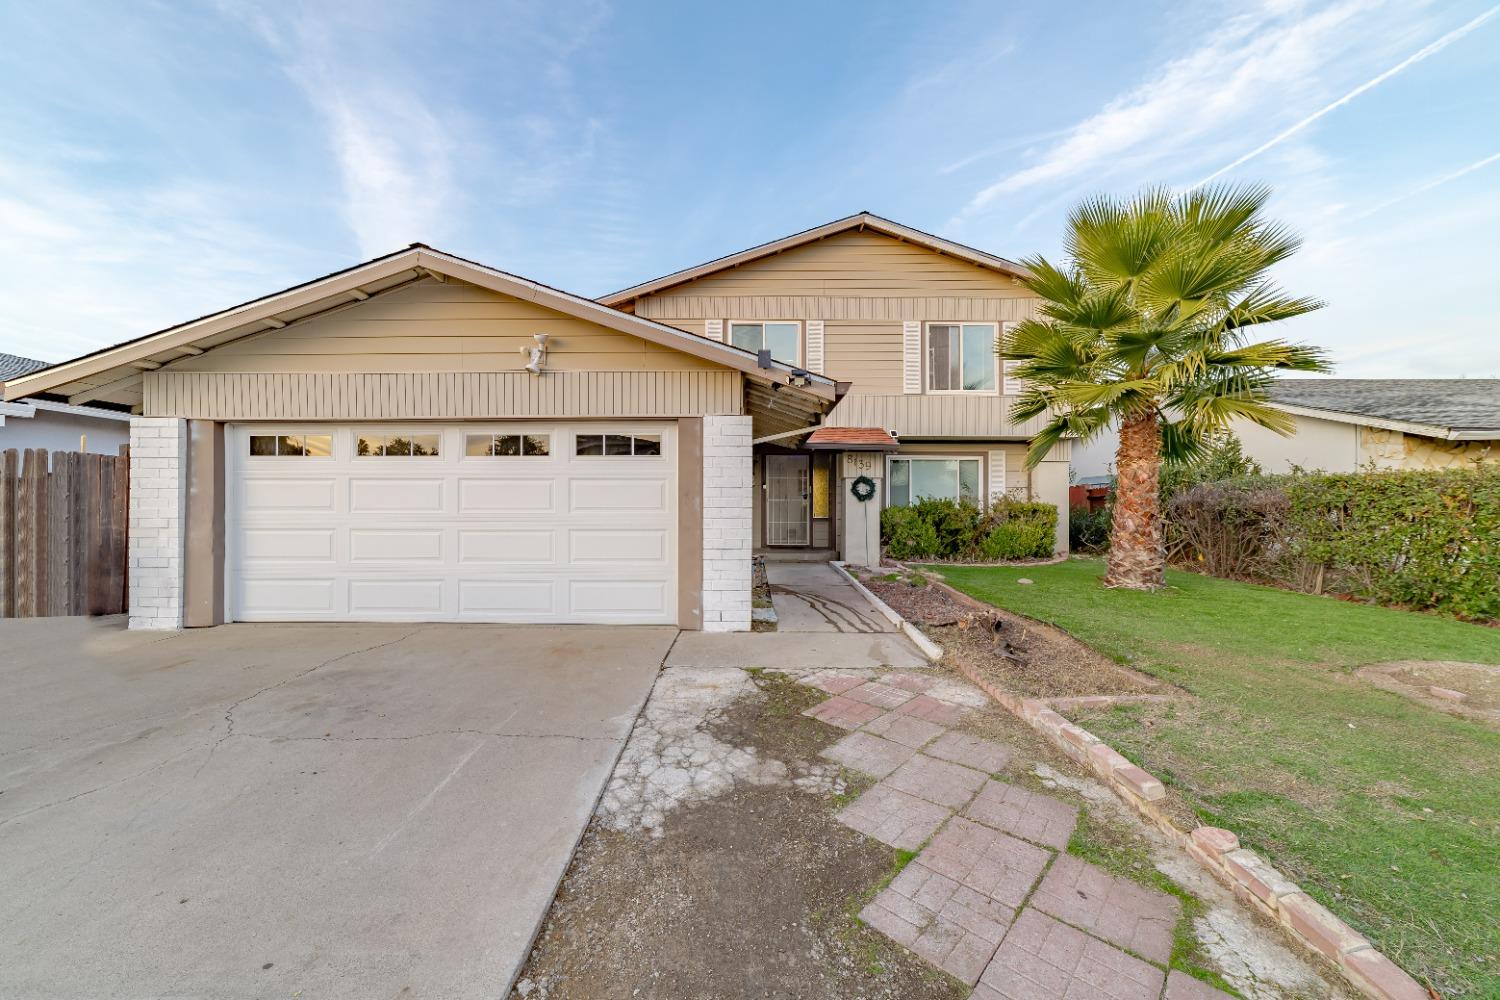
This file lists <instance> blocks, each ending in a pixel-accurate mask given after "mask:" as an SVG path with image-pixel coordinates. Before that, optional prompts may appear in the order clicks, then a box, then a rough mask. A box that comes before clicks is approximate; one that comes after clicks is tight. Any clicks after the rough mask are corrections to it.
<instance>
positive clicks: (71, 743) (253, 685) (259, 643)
mask: <svg viewBox="0 0 1500 1000" xmlns="http://www.w3.org/2000/svg"><path fill="white" fill-rule="evenodd" d="M675 635H676V630H675V629H672V628H583V627H568V628H552V627H534V626H533V627H503V626H456V625H408V626H400V625H380V626H337V625H316V626H311V625H231V626H226V627H223V628H217V629H209V630H195V631H189V632H184V633H180V634H174V635H168V636H163V635H159V634H151V633H130V632H126V631H125V630H124V629H123V627H122V623H121V622H120V621H119V620H118V619H105V620H94V621H89V620H86V619H39V620H30V621H9V622H3V623H0V691H3V692H4V696H3V697H0V995H4V996H15V997H68V998H80V997H90V998H91V997H147V996H149V997H214V998H220V997H224V998H230V997H232V998H238V997H297V996H302V997H308V998H311V997H318V998H324V997H358V998H362V1000H364V998H403V1000H406V998H410V1000H416V998H420V997H443V998H450V997H452V998H466V997H481V996H482V997H497V996H503V995H505V992H506V990H507V988H508V986H509V984H510V982H511V980H512V979H513V978H514V976H515V975H516V973H517V971H518V969H519V967H520V965H521V963H522V961H523V960H524V959H525V956H526V952H527V950H528V948H529V946H530V943H531V940H532V938H533V936H534V934H535V932H536V929H537V926H538V924H539V923H540V921H541V919H542V917H543V916H544V914H545V913H546V910H547V907H548V904H549V903H550V901H551V898H552V894H553V891H554V889H555V888H556V885H557V882H558V880H559V879H560V878H561V876H562V873H563V871H564V870H565V868H566V867H567V864H568V860H569V858H570V856H571V854H572V852H573V848H574V846H575V844H576V843H577V840H578V838H579V836H580V835H581V834H582V832H583V828H584V825H585V824H586V823H587V821H588V817H589V815H590V813H591V811H592V809H593V807H594V804H595V801H596V800H597V798H598V795H599V793H600V791H601V789H602V788H603V786H604V783H605V782H606V781H607V780H608V778H609V774H610V771H611V769H612V767H613V765H614V762H615V760H616V758H617V757H618V755H619V752H620V748H621V746H622V745H623V742H624V740H625V738H626V737H627V736H628V735H629V732H630V728H631V725H632V722H633V721H634V719H635V717H636V715H637V713H638V711H639V709H640V707H641V704H642V702H643V701H644V700H645V697H646V695H647V693H648V692H649V690H650V688H651V685H652V682H653V680H654V679H655V676H656V673H657V669H658V667H659V666H660V664H661V662H662V659H663V657H664V655H665V654H666V652H667V650H668V648H669V647H670V646H671V644H672V642H673V639H674V637H675Z"/></svg>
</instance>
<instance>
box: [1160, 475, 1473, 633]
mask: <svg viewBox="0 0 1500 1000" xmlns="http://www.w3.org/2000/svg"><path fill="white" fill-rule="evenodd" d="M1166 517H1167V527H1168V539H1169V543H1170V547H1169V551H1170V552H1171V554H1172V556H1173V558H1174V561H1176V562H1179V563H1186V564H1188V565H1190V566H1197V567H1199V568H1201V569H1204V570H1206V571H1208V572H1211V573H1214V574H1216V575H1223V576H1237V577H1246V578H1250V579H1263V580H1267V581H1269V582H1274V583H1279V584H1282V585H1284V586H1289V587H1292V588H1294V589H1297V590H1310V591H1314V592H1322V591H1329V592H1333V593H1343V594H1349V595H1352V596H1355V597H1360V598H1363V599H1366V600H1371V601H1375V602H1377V603H1380V604H1393V605H1399V606H1403V607H1412V608H1419V609H1424V610H1430V611H1439V612H1442V613H1445V614H1451V615H1455V616H1458V617H1461V618H1469V619H1475V620H1493V619H1500V467H1495V466H1481V467H1478V468H1468V469H1447V470H1442V471H1405V470H1403V471H1394V472H1361V473H1342V474H1334V475H1329V474H1317V475H1301V474H1299V475H1290V476H1275V477H1258V478H1251V479H1243V480H1232V481H1229V482H1224V483H1207V484H1202V485H1199V486H1194V487H1191V488H1189V489H1187V490H1185V491H1183V492H1182V493H1180V494H1178V495H1177V496H1175V497H1173V498H1172V501H1171V502H1170V503H1169V504H1168V505H1167V508H1166Z"/></svg>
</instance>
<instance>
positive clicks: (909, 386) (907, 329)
mask: <svg viewBox="0 0 1500 1000" xmlns="http://www.w3.org/2000/svg"><path fill="white" fill-rule="evenodd" d="M901 391H902V392H903V393H906V394H907V395H911V394H912V393H919V392H921V391H922V324H921V323H918V322H911V321H908V322H905V323H902V324H901Z"/></svg>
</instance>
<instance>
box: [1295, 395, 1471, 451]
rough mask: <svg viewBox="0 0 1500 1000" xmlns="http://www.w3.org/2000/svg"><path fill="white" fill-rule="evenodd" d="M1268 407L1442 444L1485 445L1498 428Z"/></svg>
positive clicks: (1301, 407) (1299, 407) (1313, 408)
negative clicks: (1470, 442)
mask: <svg viewBox="0 0 1500 1000" xmlns="http://www.w3.org/2000/svg"><path fill="white" fill-rule="evenodd" d="M1271 405H1272V406H1274V407H1276V408H1277V409H1278V410H1282V411H1284V412H1286V413H1290V414H1292V415H1293V416H1299V417H1316V418H1318V419H1321V420H1332V421H1334V422H1336V423H1341V424H1355V425H1358V426H1361V427H1376V428H1379V429H1380V430H1386V431H1400V432H1402V433H1403V434H1419V435H1421V436H1422V437H1430V438H1438V439H1440V440H1444V441H1488V440H1491V439H1494V438H1497V437H1500V428H1492V429H1487V428H1482V427H1481V428H1456V427H1443V426H1440V425H1438V424H1423V423H1417V422H1415V421H1411V420H1395V419H1392V418H1390V417H1376V416H1371V415H1370V414H1367V413H1353V412H1351V411H1349V410H1331V409H1324V408H1323V407H1319V406H1306V405H1303V404H1301V403H1283V402H1280V401H1278V400H1272V401H1271Z"/></svg>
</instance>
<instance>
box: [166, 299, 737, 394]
mask: <svg viewBox="0 0 1500 1000" xmlns="http://www.w3.org/2000/svg"><path fill="white" fill-rule="evenodd" d="M537 333H545V334H547V335H548V336H549V337H550V338H551V339H550V341H549V343H548V345H547V368H548V370H549V371H721V370H722V368H721V366H719V365H715V364H714V363H712V362H710V361H705V360H703V359H701V358H696V357H693V356H692V355H689V354H684V353H682V352H681V351H674V350H671V349H670V348H667V347H662V346H660V345H658V344H652V343H650V342H648V341H645V340H642V339H641V338H639V337H634V336H631V335H630V334H627V333H620V332H619V331H616V330H610V329H608V328H606V327H603V326H599V325H596V324H594V323H590V322H588V321H586V320H580V319H575V318H573V317H570V316H564V315H562V314H561V313H557V312H553V311H552V310H550V309H548V308H546V307H544V306H540V305H537V304H535V303H532V302H525V301H522V300H521V299H517V298H512V297H510V296H506V295H501V294H499V293H496V292H491V291H489V290H487V289H483V288H479V287H478V286H476V285H470V284H466V283H464V282H462V281H457V280H449V281H442V282H439V281H434V280H431V279H428V280H425V281H419V282H415V283H413V284H411V285H408V286H406V287H405V288H400V289H397V290H395V291H392V292H388V293H386V294H384V295H380V296H377V297H375V298H372V299H370V300H369V301H367V302H358V303H351V304H350V305H349V306H347V307H345V308H343V309H341V310H338V311H336V312H332V313H326V314H323V315H320V316H317V317H314V318H312V319H309V320H306V321H303V322H300V323H295V324H293V325H291V326H288V327H286V328H285V329H280V330H271V329H268V330H267V331H266V332H265V333H262V334H257V335H255V336H252V337H245V338H242V339H240V340H236V341H233V342H231V343H228V344H225V345H224V346H222V347H218V348H215V349H214V350H212V351H210V352H208V353H207V354H203V355H200V356H198V357H195V358H184V359H182V360H180V361H176V362H174V363H173V364H172V365H171V366H170V369H171V370H173V371H200V372H203V371H208V372H433V371H471V372H472V371H492V372H503V371H520V370H521V367H522V365H524V364H525V363H526V358H525V357H523V356H522V354H521V348H523V347H528V348H529V347H532V346H534V345H535V341H534V340H533V334H537Z"/></svg>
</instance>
